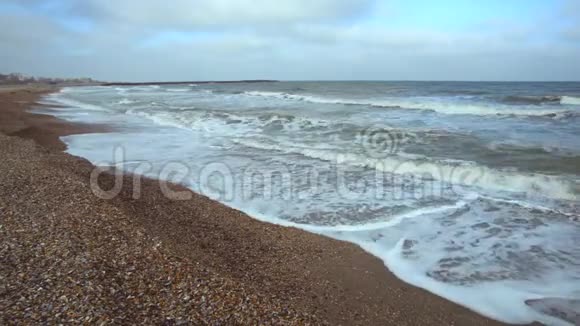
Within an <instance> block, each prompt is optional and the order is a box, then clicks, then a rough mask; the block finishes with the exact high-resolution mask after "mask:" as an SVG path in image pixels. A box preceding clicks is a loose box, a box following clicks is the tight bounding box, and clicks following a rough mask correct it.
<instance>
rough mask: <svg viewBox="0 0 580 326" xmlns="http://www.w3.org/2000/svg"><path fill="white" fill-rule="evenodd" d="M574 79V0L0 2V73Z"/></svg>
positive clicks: (579, 63) (578, 5)
mask: <svg viewBox="0 0 580 326" xmlns="http://www.w3.org/2000/svg"><path fill="white" fill-rule="evenodd" d="M7 72H22V73H26V74H31V75H37V76H48V77H92V78H95V79H99V80H106V81H175V80H238V79H278V80H475V81H478V80H494V81H504V80H510V81H528V80H532V81H549V80H556V81H566V80H580V0H485V1H483V0H479V1H475V0H437V1H433V0H163V1H161V0H82V1H81V0H0V73H7Z"/></svg>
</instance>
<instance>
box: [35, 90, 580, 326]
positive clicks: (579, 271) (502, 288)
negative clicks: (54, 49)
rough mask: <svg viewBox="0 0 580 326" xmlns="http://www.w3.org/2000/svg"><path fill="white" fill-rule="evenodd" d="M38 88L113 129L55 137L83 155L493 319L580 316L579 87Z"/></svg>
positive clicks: (71, 114) (64, 112)
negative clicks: (341, 250)
mask: <svg viewBox="0 0 580 326" xmlns="http://www.w3.org/2000/svg"><path fill="white" fill-rule="evenodd" d="M45 101H47V102H51V103H54V102H56V103H58V104H60V105H61V106H62V107H61V108H59V109H55V110H51V111H50V113H51V114H54V115H56V116H59V117H61V118H63V119H67V120H70V121H78V122H90V123H106V124H109V125H112V126H114V127H115V131H114V132H111V133H106V134H87V135H73V136H67V137H64V139H63V140H64V141H65V142H66V143H67V144H68V145H69V149H68V151H69V152H70V153H72V154H74V155H78V156H82V157H85V158H87V159H89V160H90V161H92V162H93V163H95V164H97V165H115V166H117V167H122V168H123V169H125V170H127V171H131V172H136V173H139V174H144V175H148V176H153V177H156V178H160V179H166V180H171V181H174V182H180V183H183V184H185V185H187V186H189V187H190V188H192V189H193V190H194V191H197V192H199V193H202V194H205V195H207V196H209V197H211V198H214V199H216V200H219V201H221V202H223V203H225V204H227V205H229V206H231V207H234V208H237V209H240V210H243V211H245V212H247V213H248V214H249V215H250V216H253V217H254V218H257V219H260V220H263V221H267V222H271V223H277V224H281V225H287V226H294V227H299V228H302V229H304V230H307V231H310V232H314V233H318V234H322V235H325V236H329V237H333V238H336V239H341V240H345V241H350V242H353V243H355V244H357V245H359V246H361V247H362V248H363V249H365V250H366V251H368V252H369V253H371V254H373V255H375V256H377V257H379V258H381V259H382V260H383V261H384V262H385V265H386V267H388V268H389V269H390V270H391V271H392V272H394V273H395V274H396V275H397V276H398V277H399V278H401V279H402V280H404V281H406V282H408V283H410V284H413V285H415V286H418V287H422V288H425V289H427V290H428V291H431V292H433V293H435V294H437V295H439V296H442V297H444V298H447V299H448V300H451V301H454V302H457V303H459V304H461V305H464V306H466V307H468V308H470V309H472V310H474V311H477V312H479V313H481V314H483V315H486V316H489V317H492V318H495V319H498V320H501V321H504V322H510V323H529V322H532V321H535V320H537V321H541V322H544V323H546V324H550V325H560V324H561V325H567V324H573V323H574V322H575V320H580V319H579V318H580V317H579V316H580V309H579V308H580V307H579V304H578V302H580V301H578V300H580V221H579V219H580V206H579V203H580V201H579V200H580V138H579V137H580V83H491V82H490V83H476V82H278V83H240V84H203V85H195V84H189V85H185V84H184V85H171V86H136V87H131V86H126V87H79V88H65V89H63V90H62V91H61V92H60V93H57V94H53V95H50V96H48V97H47V98H46V99H45ZM578 322H580V321H578Z"/></svg>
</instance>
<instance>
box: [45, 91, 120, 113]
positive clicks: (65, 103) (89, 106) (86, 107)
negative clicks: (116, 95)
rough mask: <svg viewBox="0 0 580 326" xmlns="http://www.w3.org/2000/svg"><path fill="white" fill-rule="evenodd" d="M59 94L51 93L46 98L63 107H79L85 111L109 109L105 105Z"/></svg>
mask: <svg viewBox="0 0 580 326" xmlns="http://www.w3.org/2000/svg"><path fill="white" fill-rule="evenodd" d="M59 94H62V93H55V94H51V95H49V96H48V99H49V100H52V101H54V102H56V103H58V104H61V105H63V106H65V107H71V108H79V109H82V110H87V111H104V112H106V111H109V110H108V109H107V108H105V107H102V106H98V105H93V104H89V103H84V102H80V101H76V100H73V99H71V98H64V97H62V96H59Z"/></svg>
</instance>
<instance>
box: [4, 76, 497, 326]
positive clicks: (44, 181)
mask: <svg viewBox="0 0 580 326" xmlns="http://www.w3.org/2000/svg"><path fill="white" fill-rule="evenodd" d="M54 90H55V89H53V88H47V87H28V88H25V89H22V88H19V89H0V133H2V134H3V135H0V153H1V155H0V157H1V158H0V166H1V169H2V171H3V172H4V173H2V180H0V212H1V214H2V216H1V218H0V224H1V228H0V260H1V261H0V263H1V266H2V267H0V320H2V321H3V323H4V324H12V323H20V322H66V321H68V320H72V321H77V322H79V321H82V320H84V318H87V320H88V321H89V320H90V321H93V322H94V321H112V322H118V323H123V322H124V323H126V322H148V323H164V322H166V323H169V324H175V323H181V322H183V323H190V324H199V323H216V324H219V323H221V324H247V323H252V324H256V323H261V324H269V323H274V324H279V323H290V324H308V323H309V324H324V323H328V324H331V325H394V324H397V325H427V324H438V325H496V324H499V323H497V322H495V321H492V320H489V319H487V318H485V317H482V316H480V315H478V314H476V313H474V312H472V311H470V310H468V309H465V308H463V307H461V306H459V305H456V304H454V303H451V302H449V301H446V300H444V299H442V298H439V297H438V296H435V295H433V294H431V293H429V292H427V291H424V290H422V289H418V288H415V287H412V286H410V285H408V284H405V283H403V282H402V281H400V280H398V279H397V278H396V277H395V276H394V275H393V274H391V273H390V272H389V271H388V270H387V269H386V268H385V266H384V264H383V263H382V261H380V260H379V259H377V258H375V257H373V256H371V255H369V254H367V253H365V252H364V251H363V250H362V249H360V248H358V247H357V246H355V245H353V244H349V243H345V242H340V241H336V240H332V239H329V238H325V237H322V236H318V235H314V234H310V233H307V232H305V231H302V230H298V229H294V228H286V227H281V226H276V225H271V224H266V223H262V222H259V221H257V220H254V219H252V218H250V217H248V216H247V215H245V214H244V213H242V212H239V211H237V210H234V209H231V208H228V207H226V206H224V205H222V204H220V203H218V202H215V201H212V200H210V199H208V198H206V197H204V196H201V195H198V194H195V193H192V192H190V191H189V190H187V189H185V188H183V187H181V186H178V185H172V186H171V187H172V188H173V189H174V190H179V191H184V192H185V193H186V197H187V200H179V201H178V200H171V199H168V198H166V197H165V196H164V195H163V193H162V191H161V189H160V183H159V181H157V180H153V179H147V178H139V180H140V181H141V182H140V184H141V191H140V196H139V198H134V197H135V196H134V194H135V192H134V191H133V189H132V186H133V178H132V176H130V175H125V176H124V177H123V178H124V179H123V180H124V182H123V187H122V191H121V193H120V194H119V195H118V196H116V197H115V198H113V199H110V200H105V199H100V198H98V197H97V196H95V195H94V194H93V193H92V191H91V187H90V175H91V171H93V169H94V167H93V166H92V165H91V164H90V163H89V162H88V161H86V160H84V159H82V158H78V157H74V156H72V155H69V154H66V153H64V152H62V151H63V150H64V149H65V148H66V146H65V145H64V144H63V143H62V142H61V141H60V140H59V137H60V136H63V135H70V134H78V133H85V132H104V131H106V130H107V128H106V127H105V126H88V125H78V124H71V123H67V122H64V121H61V120H58V119H56V118H54V117H51V116H46V115H38V114H31V113H28V112H27V111H26V110H27V109H28V108H30V107H31V106H34V105H35V103H37V101H38V100H39V98H40V97H41V96H42V95H43V94H46V93H47V92H50V91H54ZM5 135H8V136H18V137H8V136H5ZM114 180H115V177H114V176H113V175H112V174H107V173H105V174H101V175H100V177H99V179H98V182H99V184H100V185H101V187H102V188H103V189H110V188H112V187H113V184H114V182H115V181H114ZM39 289H41V290H39Z"/></svg>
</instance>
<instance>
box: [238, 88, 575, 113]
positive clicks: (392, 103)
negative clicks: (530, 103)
mask: <svg viewBox="0 0 580 326" xmlns="http://www.w3.org/2000/svg"><path fill="white" fill-rule="evenodd" d="M244 94H245V95H248V96H258V97H271V98H276V99H280V100H293V101H305V102H311V103H320V104H344V105H367V106H373V107H383V108H400V109H411V110H425V111H435V112H438V113H444V114H461V115H518V116H546V115H551V114H564V113H566V112H568V111H567V110H564V109H537V108H521V109H516V108H513V106H509V105H501V104H484V103H481V104H473V103H458V102H449V101H441V100H440V99H436V98H428V97H424V98H415V99H402V98H388V99H374V100H353V99H339V98H323V97H316V96H308V95H296V94H288V93H282V92H263V91H249V92H245V93H244Z"/></svg>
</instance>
